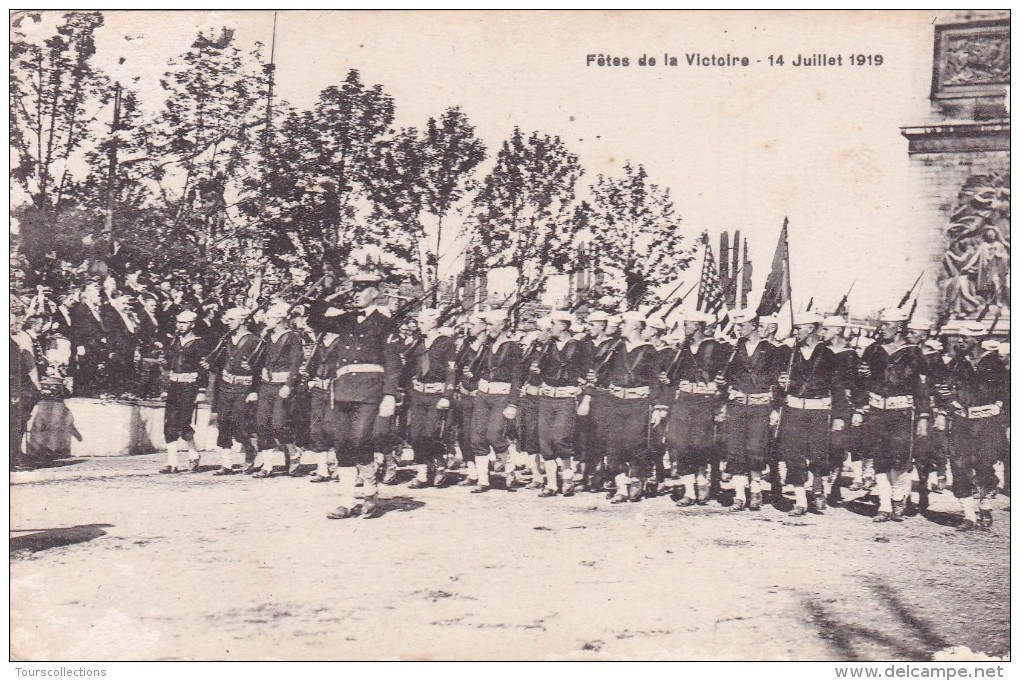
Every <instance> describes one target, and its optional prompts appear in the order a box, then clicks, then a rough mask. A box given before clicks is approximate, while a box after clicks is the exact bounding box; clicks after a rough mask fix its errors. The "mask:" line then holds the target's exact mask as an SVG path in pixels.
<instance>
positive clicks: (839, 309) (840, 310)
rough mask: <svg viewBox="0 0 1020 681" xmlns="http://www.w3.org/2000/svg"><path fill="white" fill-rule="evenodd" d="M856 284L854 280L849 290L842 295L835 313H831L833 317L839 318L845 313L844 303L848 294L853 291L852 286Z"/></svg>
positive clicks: (848, 296)
mask: <svg viewBox="0 0 1020 681" xmlns="http://www.w3.org/2000/svg"><path fill="white" fill-rule="evenodd" d="M856 283H857V280H856V279H854V280H853V282H852V283H851V284H850V288H849V289H847V292H846V293H844V294H843V297H842V298H840V299H839V305H837V306H836V311H835V312H833V313H832V314H833V315H835V316H837V317H841V316H843V315H845V314H846V313H847V309H846V303H847V300H848V299H849V298H850V292H851V291H853V290H854V284H856Z"/></svg>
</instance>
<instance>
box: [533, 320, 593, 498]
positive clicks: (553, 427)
mask: <svg viewBox="0 0 1020 681" xmlns="http://www.w3.org/2000/svg"><path fill="white" fill-rule="evenodd" d="M574 323H575V320H574V315H573V314H571V313H570V312H567V311H565V310H553V312H552V313H551V314H550V315H549V324H550V334H551V336H552V337H551V338H550V339H549V340H548V341H547V343H546V344H545V345H544V347H543V351H542V353H541V354H540V355H539V356H538V357H535V358H534V359H533V364H532V367H533V368H534V369H536V370H537V374H538V376H539V380H540V384H541V385H540V387H539V392H538V440H539V448H540V451H541V454H542V461H543V464H544V468H545V489H543V490H542V491H541V492H540V493H539V496H540V497H552V496H556V493H557V491H558V490H559V483H558V481H557V474H559V475H561V476H562V478H563V496H565V497H569V496H573V495H574V472H575V471H574V455H575V452H574V428H575V423H576V419H577V407H578V402H579V400H580V397H581V388H582V384H583V383H584V380H585V377H586V376H587V375H588V368H589V358H588V356H587V355H586V353H585V346H584V344H582V343H581V342H580V341H578V340H576V339H575V338H574V337H573V336H572V334H571V331H572V327H573V325H574Z"/></svg>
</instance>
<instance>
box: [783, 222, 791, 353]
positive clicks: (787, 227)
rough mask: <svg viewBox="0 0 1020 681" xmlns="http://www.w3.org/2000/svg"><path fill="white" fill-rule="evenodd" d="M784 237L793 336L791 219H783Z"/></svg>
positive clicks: (787, 294)
mask: <svg viewBox="0 0 1020 681" xmlns="http://www.w3.org/2000/svg"><path fill="white" fill-rule="evenodd" d="M783 235H784V236H785V237H786V244H785V245H786V299H787V300H789V301H790V334H791V335H792V334H793V270H792V269H791V268H790V218H789V216H786V217H784V218H783Z"/></svg>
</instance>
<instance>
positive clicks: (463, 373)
mask: <svg viewBox="0 0 1020 681" xmlns="http://www.w3.org/2000/svg"><path fill="white" fill-rule="evenodd" d="M485 340H486V339H485V338H484V337H481V338H479V337H475V338H465V339H464V340H463V341H462V342H461V346H460V349H459V351H458V352H457V380H458V382H459V383H460V388H461V390H463V391H465V392H468V393H473V392H474V391H476V390H478V367H479V365H480V364H481V361H482V356H483V353H484V352H485Z"/></svg>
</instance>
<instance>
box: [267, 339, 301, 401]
mask: <svg viewBox="0 0 1020 681" xmlns="http://www.w3.org/2000/svg"><path fill="white" fill-rule="evenodd" d="M264 343H265V345H264V347H263V349H262V353H261V360H260V362H259V368H260V371H259V376H260V378H261V381H260V385H265V384H267V383H273V384H278V385H281V386H283V385H287V386H290V387H291V388H292V389H293V388H295V387H296V386H297V384H298V382H299V381H300V380H301V365H302V364H304V360H305V355H304V349H303V346H302V343H301V334H299V333H298V332H297V331H292V330H289V329H288V330H287V331H284V332H283V333H281V334H280V335H279V336H278V337H277V339H276V340H273V339H272V336H271V335H270V336H269V337H267V338H265V339H264Z"/></svg>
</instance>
